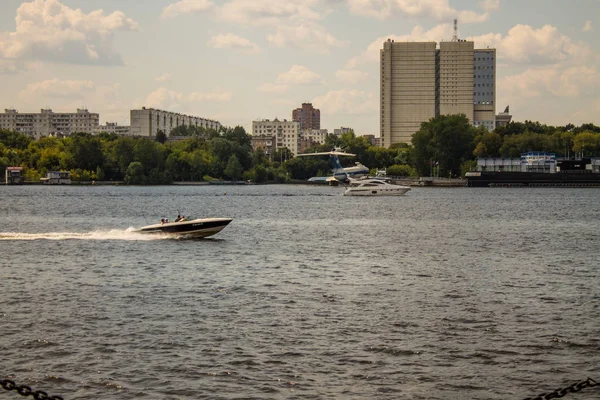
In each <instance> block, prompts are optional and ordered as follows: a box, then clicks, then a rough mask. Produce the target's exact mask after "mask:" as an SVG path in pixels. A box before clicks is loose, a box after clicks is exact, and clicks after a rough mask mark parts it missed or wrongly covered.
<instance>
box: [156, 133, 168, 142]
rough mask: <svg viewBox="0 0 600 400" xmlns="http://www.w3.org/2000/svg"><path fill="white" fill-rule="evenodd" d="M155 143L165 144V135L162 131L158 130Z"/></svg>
mask: <svg viewBox="0 0 600 400" xmlns="http://www.w3.org/2000/svg"><path fill="white" fill-rule="evenodd" d="M156 141H157V142H158V143H160V144H165V142H166V141H167V135H166V134H165V133H164V132H163V131H162V130H159V131H158V132H156Z"/></svg>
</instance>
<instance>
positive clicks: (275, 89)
mask: <svg viewBox="0 0 600 400" xmlns="http://www.w3.org/2000/svg"><path fill="white" fill-rule="evenodd" d="M287 90H288V85H283V84H277V83H265V84H264V85H260V86H259V87H258V88H256V91H257V92H262V93H279V94H281V93H285V92H287Z"/></svg>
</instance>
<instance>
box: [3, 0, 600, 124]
mask: <svg viewBox="0 0 600 400" xmlns="http://www.w3.org/2000/svg"><path fill="white" fill-rule="evenodd" d="M453 18H458V20H459V37H460V38H463V39H465V38H466V39H470V40H474V41H475V46H476V47H495V48H496V49H497V59H498V61H497V63H498V64H497V68H498V71H497V75H498V80H497V98H496V102H497V108H498V111H502V109H503V108H504V107H505V106H506V105H510V107H511V112H512V114H513V115H514V120H517V121H524V120H527V119H529V120H534V121H540V122H543V123H548V124H553V125H564V124H566V123H569V122H572V123H574V124H581V123H585V122H593V123H595V124H597V125H598V124H600V117H599V115H600V74H599V72H600V71H599V70H600V0H571V1H549V0H520V1H517V0H303V1H302V0H301V1H289V0H180V1H177V0H29V1H23V0H0V108H2V109H4V108H12V107H14V108H16V109H17V110H19V111H20V112H39V109H41V108H52V109H53V110H54V111H56V112H73V111H75V109H76V108H81V107H87V108H88V109H89V110H90V111H93V112H98V113H100V121H101V123H104V122H107V121H110V122H117V123H119V124H123V125H127V124H129V110H130V109H131V108H138V107H141V106H147V107H156V108H161V109H167V110H171V111H176V112H181V113H189V114H193V115H197V116H200V117H206V118H212V119H217V120H219V121H220V122H221V123H223V124H225V125H227V126H235V125H242V126H244V127H245V128H246V129H248V130H250V127H251V123H252V120H255V119H263V118H268V119H273V118H275V117H278V118H287V119H291V115H292V109H293V108H296V107H299V106H300V105H301V103H303V102H312V103H313V104H314V105H315V106H316V107H318V108H320V109H321V127H322V128H327V129H329V130H330V131H332V130H333V129H334V128H338V127H340V126H349V127H352V128H354V129H355V131H356V132H357V133H358V134H369V133H373V134H376V135H379V131H378V128H377V127H378V123H379V119H378V111H379V101H378V96H379V49H380V48H381V47H382V44H383V42H384V41H385V40H386V39H387V38H392V39H395V40H410V41H425V40H427V41H429V40H432V41H437V42H439V41H442V40H450V39H451V38H452V20H453Z"/></svg>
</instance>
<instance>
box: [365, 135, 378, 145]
mask: <svg viewBox="0 0 600 400" xmlns="http://www.w3.org/2000/svg"><path fill="white" fill-rule="evenodd" d="M362 137H364V138H365V139H367V142H368V143H369V144H370V145H371V146H374V144H373V140H374V139H375V135H362Z"/></svg>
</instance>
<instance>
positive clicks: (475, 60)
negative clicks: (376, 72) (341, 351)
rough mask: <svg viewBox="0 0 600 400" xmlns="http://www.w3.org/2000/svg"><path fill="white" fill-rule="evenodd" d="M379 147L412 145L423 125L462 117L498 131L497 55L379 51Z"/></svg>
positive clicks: (433, 48)
mask: <svg viewBox="0 0 600 400" xmlns="http://www.w3.org/2000/svg"><path fill="white" fill-rule="evenodd" d="M380 58H381V60H380V61H381V71H380V73H381V77H380V95H381V98H380V102H381V103H380V127H379V128H380V140H381V146H383V147H389V146H390V145H391V144H393V143H410V141H411V139H412V135H413V134H414V133H415V132H416V131H418V130H419V129H420V126H421V123H422V122H426V121H428V120H429V119H431V118H434V117H437V116H439V115H454V114H464V115H466V117H467V118H468V119H469V121H470V122H471V123H472V124H473V125H475V126H482V125H483V126H485V127H486V128H487V129H489V130H493V129H494V127H495V97H496V91H495V90H496V89H495V88H496V83H495V82H496V72H495V71H496V61H495V59H496V50H495V49H475V48H474V43H473V42H470V41H466V40H460V39H453V40H452V41H449V42H441V43H440V44H439V48H438V46H437V44H436V43H435V42H395V41H393V40H390V39H388V40H387V41H386V42H385V43H384V44H383V49H382V50H381V51H380Z"/></svg>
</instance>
